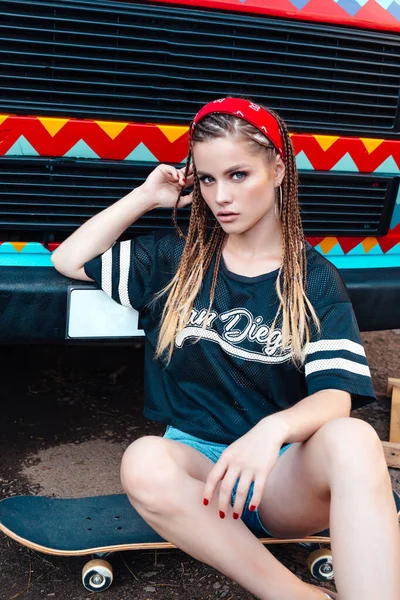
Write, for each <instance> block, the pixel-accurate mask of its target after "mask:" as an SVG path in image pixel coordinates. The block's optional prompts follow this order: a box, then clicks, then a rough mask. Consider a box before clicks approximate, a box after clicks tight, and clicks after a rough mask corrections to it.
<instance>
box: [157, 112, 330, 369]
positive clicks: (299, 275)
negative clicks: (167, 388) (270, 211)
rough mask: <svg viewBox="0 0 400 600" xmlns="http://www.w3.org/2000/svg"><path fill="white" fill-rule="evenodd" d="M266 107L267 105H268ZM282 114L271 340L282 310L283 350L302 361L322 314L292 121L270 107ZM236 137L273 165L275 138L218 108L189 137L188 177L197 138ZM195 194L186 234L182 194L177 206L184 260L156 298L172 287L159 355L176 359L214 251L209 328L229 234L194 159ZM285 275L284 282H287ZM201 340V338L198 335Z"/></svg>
mask: <svg viewBox="0 0 400 600" xmlns="http://www.w3.org/2000/svg"><path fill="white" fill-rule="evenodd" d="M263 108H265V107H263ZM265 110H268V111H269V112H270V113H271V114H272V115H274V117H275V118H276V120H277V122H278V125H279V128H280V131H281V136H282V140H283V144H284V154H285V157H286V159H285V167H286V173H285V177H284V179H283V181H282V184H281V186H282V211H281V215H280V224H281V228H282V261H281V266H280V269H279V273H278V276H277V280H276V292H277V295H278V298H279V300H280V305H279V308H278V311H277V313H276V316H275V318H274V320H273V323H272V325H271V327H270V331H269V334H268V338H267V341H266V344H267V345H268V342H269V341H270V340H271V338H272V335H273V332H274V330H275V327H276V323H277V320H278V318H279V317H280V315H281V314H282V324H281V327H282V350H284V349H286V351H287V350H288V349H289V350H290V351H291V355H292V362H293V364H294V365H295V366H300V365H302V364H303V363H304V359H305V351H304V349H305V346H306V344H307V343H308V342H309V341H310V337H311V335H310V327H309V323H310V317H311V318H312V319H313V322H314V324H315V327H316V329H317V330H318V331H319V330H320V323H319V319H318V317H317V315H316V313H315V310H314V308H313V306H312V304H311V303H310V301H309V300H308V298H307V295H306V281H307V257H306V244H305V237H304V232H303V226H302V222H301V217H300V206H299V201H298V174H297V167H296V160H295V154H294V150H293V145H292V142H291V140H290V137H289V133H288V130H287V127H286V124H285V123H284V121H283V120H282V118H281V117H280V116H279V115H278V114H276V113H275V112H274V111H272V110H270V109H265ZM229 136H235V137H236V138H238V139H245V140H247V141H248V142H249V143H250V144H251V146H252V148H253V149H254V150H255V151H257V152H260V151H261V152H264V153H265V156H266V161H267V164H272V162H273V161H274V160H275V157H276V150H275V148H274V147H273V146H271V143H270V142H269V140H268V139H267V138H266V137H265V136H264V135H263V134H262V133H261V132H260V131H259V130H258V129H257V128H256V127H254V126H253V125H251V124H250V123H248V122H247V121H245V120H243V119H240V118H237V117H235V116H233V115H229V114H222V113H221V114H220V113H213V114H209V115H207V116H206V117H204V118H203V119H202V120H201V121H200V122H199V123H197V125H196V127H195V130H194V133H193V138H192V140H190V142H189V153H188V157H187V160H186V169H185V177H186V178H187V176H188V171H189V166H190V163H191V161H192V156H193V146H194V144H196V143H201V142H203V141H208V140H211V139H216V138H224V137H229ZM193 175H194V182H193V196H192V205H191V214H190V220H189V228H188V231H187V234H186V236H185V235H184V234H183V232H182V231H181V229H180V227H179V225H178V223H177V218H176V216H177V208H176V205H177V204H178V202H179V198H180V195H179V197H178V199H177V202H176V205H175V207H174V211H173V222H174V225H175V228H176V230H177V232H178V234H179V236H180V237H181V238H183V239H185V246H184V249H183V252H182V256H181V259H180V263H179V266H178V269H177V272H176V273H175V275H174V277H173V278H172V280H171V281H170V282H169V283H168V284H167V285H166V286H165V287H164V288H163V289H161V290H160V291H159V292H158V293H156V294H155V296H154V299H153V301H152V302H154V301H156V300H158V299H159V298H161V296H163V295H164V294H166V293H167V292H169V296H168V298H167V301H166V303H165V306H164V308H163V312H162V316H161V328H160V333H159V337H158V343H157V348H156V352H155V358H159V357H161V356H162V355H163V354H164V352H165V351H167V353H168V355H167V363H169V362H170V360H171V357H172V352H173V349H174V345H175V337H176V336H177V335H178V334H179V333H180V332H181V331H182V330H183V329H184V328H185V326H186V325H187V323H188V321H189V318H190V315H191V311H192V308H193V305H194V301H195V299H196V297H197V294H198V292H199V291H200V288H201V285H202V282H203V278H204V275H205V273H206V272H207V270H208V268H209V266H210V263H211V261H212V259H213V256H214V254H215V255H216V260H215V266H214V273H213V278H212V284H211V290H210V302H209V306H208V310H207V315H206V317H205V319H204V321H203V329H205V328H206V327H207V322H208V316H209V314H210V310H211V306H212V303H213V300H214V296H215V288H216V283H217V277H218V272H219V266H220V261H221V255H222V250H223V247H224V242H225V240H226V238H227V234H226V233H225V232H224V230H223V229H222V227H221V226H220V224H219V223H218V221H217V220H216V219H215V217H214V215H213V213H212V211H211V210H210V209H209V207H208V206H207V204H206V202H205V201H204V199H203V197H202V195H201V191H200V182H199V178H198V175H197V170H196V167H195V165H194V164H193ZM281 280H283V286H282V283H281ZM198 339H200V337H199V338H198Z"/></svg>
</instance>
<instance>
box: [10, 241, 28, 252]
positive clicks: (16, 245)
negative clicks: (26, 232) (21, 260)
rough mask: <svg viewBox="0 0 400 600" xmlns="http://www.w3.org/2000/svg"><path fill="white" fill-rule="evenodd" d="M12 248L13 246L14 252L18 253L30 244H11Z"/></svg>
mask: <svg viewBox="0 0 400 600" xmlns="http://www.w3.org/2000/svg"><path fill="white" fill-rule="evenodd" d="M10 244H11V246H13V248H14V250H16V251H17V252H21V250H22V249H23V248H25V246H26V245H27V244H28V242H10Z"/></svg>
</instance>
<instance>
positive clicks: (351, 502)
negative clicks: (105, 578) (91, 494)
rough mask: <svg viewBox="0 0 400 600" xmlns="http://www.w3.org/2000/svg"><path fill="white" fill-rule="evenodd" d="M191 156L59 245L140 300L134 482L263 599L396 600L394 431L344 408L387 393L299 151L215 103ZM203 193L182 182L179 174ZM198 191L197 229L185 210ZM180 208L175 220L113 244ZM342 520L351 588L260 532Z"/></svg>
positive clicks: (84, 275) (136, 492)
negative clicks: (309, 580)
mask: <svg viewBox="0 0 400 600" xmlns="http://www.w3.org/2000/svg"><path fill="white" fill-rule="evenodd" d="M189 140H190V144H189V155H188V158H187V163H186V168H184V169H175V168H174V167H172V166H168V165H159V166H158V167H157V168H156V169H155V170H154V171H153V172H152V173H151V174H150V175H149V177H148V178H147V180H146V181H145V182H144V183H143V185H141V186H140V187H139V188H137V189H135V190H134V191H133V192H131V193H129V194H128V195H127V196H125V197H124V198H122V199H121V200H119V201H118V202H116V203H115V204H113V205H112V206H110V207H109V208H107V209H106V210H104V211H102V212H101V213H100V214H98V215H96V216H95V217H93V218H92V219H90V220H89V221H88V222H87V223H85V224H84V225H83V226H82V227H80V228H79V229H78V230H77V231H76V232H75V233H73V234H72V235H71V236H70V237H69V238H68V239H67V240H66V241H65V242H64V243H63V244H61V246H60V247H59V248H58V249H57V250H56V251H55V252H54V254H53V264H54V265H55V267H56V269H58V270H59V271H60V272H61V273H63V274H64V275H66V276H69V277H73V278H76V279H82V280H94V281H96V282H97V283H98V284H99V285H101V286H102V288H103V289H104V290H105V291H106V292H107V293H108V294H109V295H110V296H111V297H112V298H113V299H114V300H116V301H117V302H120V303H121V304H123V305H124V306H131V307H133V308H135V309H137V310H138V311H140V314H141V322H142V326H143V328H144V330H145V331H146V348H145V353H146V354H145V360H146V366H145V387H146V401H145V411H144V414H145V415H146V416H147V417H148V418H150V419H153V420H156V421H160V422H162V423H164V424H166V425H167V430H166V433H165V435H164V437H157V436H146V437H142V438H140V439H138V440H136V441H135V442H134V443H133V444H131V446H130V447H129V448H128V449H127V451H126V453H125V455H124V457H123V461H122V469H121V474H122V482H123V486H124V489H125V490H126V493H127V494H128V496H129V498H130V501H131V503H132V504H133V506H134V507H135V508H136V509H137V511H138V512H139V513H140V514H141V515H142V516H143V518H144V519H145V520H146V521H147V522H148V523H149V524H150V525H151V526H152V527H153V528H154V529H155V530H156V531H157V532H158V533H159V534H160V535H161V536H163V537H164V538H165V539H167V540H169V541H171V542H173V543H174V544H176V546H178V547H179V548H181V549H182V550H184V551H185V552H187V553H188V554H190V555H191V556H193V557H195V558H196V559H198V560H200V561H203V562H205V563H207V564H209V565H211V566H213V567H214V568H216V569H218V570H219V571H221V572H222V573H224V574H225V575H227V576H228V577H230V578H232V579H234V580H236V581H237V582H238V583H239V584H241V585H242V586H243V587H244V588H246V589H247V590H249V591H250V592H252V593H253V594H254V595H255V596H257V597H258V598H261V599H263V600H313V599H314V600H318V599H320V600H322V599H323V598H325V599H326V598H329V597H331V598H337V597H339V598H340V600H361V599H362V600H378V599H379V600H398V599H399V597H400V596H399V595H400V569H399V565H400V536H399V527H398V519H397V512H396V508H395V503H394V501H393V496H392V489H391V482H390V477H389V473H388V469H387V466H386V462H385V458H384V454H383V451H382V445H381V443H380V441H379V438H378V436H377V434H376V432H375V431H374V429H373V428H372V427H370V426H369V425H368V424H367V423H366V422H364V421H361V420H359V419H355V418H351V417H350V410H351V408H355V407H359V406H362V405H364V404H366V403H368V402H371V401H373V399H374V398H375V396H374V390H373V386H372V383H371V378H370V373H369V369H368V365H367V361H366V358H365V352H364V349H363V346H362V342H361V339H360V334H359V330H358V327H357V322H356V319H355V316H354V313H353V310H352V306H351V303H350V301H349V297H348V295H347V292H346V289H345V286H344V284H343V281H342V279H341V277H340V275H339V273H338V271H337V270H336V268H335V267H334V266H333V265H332V264H331V263H330V262H329V261H327V260H326V259H325V258H324V257H322V256H321V255H320V254H319V253H318V252H317V251H315V250H314V249H313V248H312V247H311V246H310V244H308V243H307V242H306V241H305V238H304V234H303V229H302V223H301V219H300V212H299V204H298V181H297V171H296V164H295V156H294V152H293V147H292V144H291V141H290V137H289V135H288V132H287V128H286V126H285V124H284V122H283V121H282V119H281V118H280V117H279V116H278V115H276V114H275V113H274V112H272V111H270V110H267V109H265V108H263V107H261V106H258V105H256V104H254V103H252V102H250V101H248V100H246V99H243V98H222V99H218V100H215V101H213V102H210V103H209V104H207V105H205V106H204V107H203V108H202V109H201V110H200V112H199V113H198V114H197V115H196V117H195V119H194V121H193V122H192V124H191V127H190V135H189ZM191 185H193V192H192V193H191V194H189V195H187V196H182V191H183V189H184V188H185V186H191ZM189 203H191V216H190V223H189V228H188V230H187V232H185V233H183V232H182V231H181V230H180V229H179V227H178V226H177V224H176V209H177V208H178V209H179V208H180V207H183V206H186V205H188V204H189ZM158 207H163V208H166V207H167V208H174V213H173V215H174V221H175V225H176V231H174V232H173V233H167V234H166V233H165V232H163V233H160V232H158V233H157V232H155V233H153V234H149V235H144V236H140V237H137V238H135V239H133V240H128V241H123V242H120V243H115V242H116V240H117V239H118V238H119V237H120V235H121V234H122V233H123V232H124V231H125V230H126V229H127V227H128V226H129V225H131V223H133V222H134V221H136V220H137V219H138V218H139V217H140V216H141V215H143V214H144V213H145V212H147V211H149V210H151V209H155V208H158ZM328 527H329V528H330V532H331V537H332V552H333V559H334V567H335V581H336V585H337V589H338V592H339V596H337V595H336V594H335V593H333V592H329V590H324V589H323V588H321V587H318V586H313V585H309V584H306V583H304V582H302V581H301V580H299V579H298V578H297V577H296V576H295V575H294V574H293V573H291V572H290V571H289V570H288V569H286V568H285V567H284V566H283V565H282V564H281V563H280V562H279V561H278V560H276V559H275V558H274V556H273V555H272V554H271V553H270V552H269V550H268V549H267V548H266V547H264V546H263V545H261V544H260V542H259V541H258V540H257V538H256V536H254V535H253V533H252V531H251V529H256V530H257V529H258V530H260V531H262V532H264V533H265V535H268V534H271V535H274V536H279V537H284V538H293V537H303V536H307V535H310V534H312V533H315V532H318V531H321V530H323V529H325V528H328Z"/></svg>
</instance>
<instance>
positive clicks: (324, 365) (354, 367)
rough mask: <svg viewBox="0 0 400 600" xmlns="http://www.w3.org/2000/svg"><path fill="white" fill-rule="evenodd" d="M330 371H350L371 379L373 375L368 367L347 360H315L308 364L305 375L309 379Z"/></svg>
mask: <svg viewBox="0 0 400 600" xmlns="http://www.w3.org/2000/svg"><path fill="white" fill-rule="evenodd" d="M330 369H342V370H343V371H350V373H356V374H357V375H365V377H371V373H370V370H369V368H368V366H367V365H360V363H356V362H354V361H352V360H347V359H346V358H329V359H325V360H324V359H321V360H313V361H311V362H310V363H307V364H306V366H305V375H306V377H307V376H308V375H311V373H320V372H321V371H329V370H330Z"/></svg>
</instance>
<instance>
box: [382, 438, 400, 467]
mask: <svg viewBox="0 0 400 600" xmlns="http://www.w3.org/2000/svg"><path fill="white" fill-rule="evenodd" d="M382 446H383V450H384V452H385V458H386V462H387V466H388V467H392V468H393V469H400V444H396V443H394V442H382Z"/></svg>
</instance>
